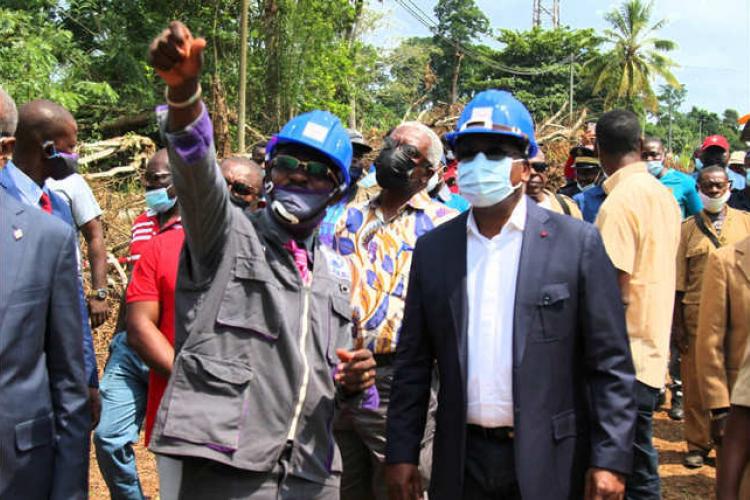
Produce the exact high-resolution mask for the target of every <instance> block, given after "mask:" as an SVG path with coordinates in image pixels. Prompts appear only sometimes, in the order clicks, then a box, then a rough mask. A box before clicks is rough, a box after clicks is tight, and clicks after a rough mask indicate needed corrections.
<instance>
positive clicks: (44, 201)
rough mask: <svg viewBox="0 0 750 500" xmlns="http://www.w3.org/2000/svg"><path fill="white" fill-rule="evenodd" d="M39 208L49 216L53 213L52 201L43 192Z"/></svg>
mask: <svg viewBox="0 0 750 500" xmlns="http://www.w3.org/2000/svg"><path fill="white" fill-rule="evenodd" d="M39 206H40V207H42V210H44V211H45V212H47V213H48V214H51V213H52V200H50V198H49V195H48V194H47V193H45V192H42V197H41V198H39Z"/></svg>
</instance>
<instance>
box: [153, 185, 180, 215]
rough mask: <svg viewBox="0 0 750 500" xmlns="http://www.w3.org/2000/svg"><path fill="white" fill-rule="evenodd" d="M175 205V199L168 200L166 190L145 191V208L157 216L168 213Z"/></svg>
mask: <svg viewBox="0 0 750 500" xmlns="http://www.w3.org/2000/svg"><path fill="white" fill-rule="evenodd" d="M175 203H177V198H176V197H175V198H170V197H169V194H167V188H159V189H152V190H150V191H146V206H147V207H148V208H150V209H151V210H153V211H154V212H156V213H158V214H163V213H164V212H168V211H169V210H171V209H172V207H173V206H174V204H175Z"/></svg>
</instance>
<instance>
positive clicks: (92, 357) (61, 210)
mask: <svg viewBox="0 0 750 500" xmlns="http://www.w3.org/2000/svg"><path fill="white" fill-rule="evenodd" d="M0 187H2V188H4V189H5V190H6V191H7V192H8V194H9V195H11V196H12V197H13V198H15V199H16V200H18V201H21V193H20V192H19V190H18V187H17V186H16V185H15V184H14V183H13V179H12V178H11V177H10V175H7V174H2V175H0ZM44 192H45V193H47V194H48V195H49V197H50V201H51V202H52V215H54V216H55V217H59V218H60V219H62V220H63V221H64V222H65V223H66V224H68V225H69V226H70V227H72V228H73V229H74V230H77V229H78V228H77V227H76V224H75V221H74V220H73V214H72V213H71V211H70V207H69V206H68V204H67V203H65V200H63V199H62V198H61V197H60V196H59V195H57V194H56V193H55V192H54V191H52V190H51V189H49V188H48V187H47V186H44ZM73 244H74V245H75V247H74V248H77V247H78V241H77V240H75V239H74V240H73ZM76 276H78V270H77V269H76ZM78 306H79V308H80V310H81V324H82V326H83V356H84V359H85V360H86V380H87V381H88V385H89V387H99V373H98V371H97V367H96V352H94V338H93V335H92V334H91V323H90V322H89V311H88V305H87V304H86V299H85V296H84V294H83V283H81V281H80V280H78Z"/></svg>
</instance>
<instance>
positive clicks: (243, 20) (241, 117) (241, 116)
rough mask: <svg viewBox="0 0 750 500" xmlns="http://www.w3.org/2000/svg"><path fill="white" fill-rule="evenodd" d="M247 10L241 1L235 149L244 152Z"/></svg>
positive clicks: (244, 1) (246, 0)
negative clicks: (238, 94) (238, 89)
mask: <svg viewBox="0 0 750 500" xmlns="http://www.w3.org/2000/svg"><path fill="white" fill-rule="evenodd" d="M247 8H248V0H242V7H241V14H240V104H239V107H240V109H239V112H238V113H237V115H238V121H239V124H238V129H237V148H238V150H239V152H240V153H244V152H245V104H246V102H245V98H246V94H247Z"/></svg>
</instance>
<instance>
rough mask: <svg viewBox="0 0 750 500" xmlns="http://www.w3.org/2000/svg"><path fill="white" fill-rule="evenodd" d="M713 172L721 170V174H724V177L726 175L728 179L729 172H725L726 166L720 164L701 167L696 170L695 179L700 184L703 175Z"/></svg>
mask: <svg viewBox="0 0 750 500" xmlns="http://www.w3.org/2000/svg"><path fill="white" fill-rule="evenodd" d="M714 172H721V173H722V174H724V177H726V178H727V180H729V174H728V173H727V169H726V168H724V167H722V166H721V165H710V166H708V167H704V168H702V169H701V170H700V171H699V172H698V178H697V179H696V181H697V182H698V183H699V184H700V182H701V180H702V179H703V176H704V175H708V174H713V173H714Z"/></svg>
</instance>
